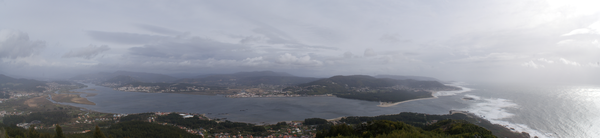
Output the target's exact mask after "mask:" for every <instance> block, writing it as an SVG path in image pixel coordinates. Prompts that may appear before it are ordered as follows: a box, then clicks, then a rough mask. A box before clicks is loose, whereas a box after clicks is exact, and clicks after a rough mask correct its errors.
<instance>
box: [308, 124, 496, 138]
mask: <svg viewBox="0 0 600 138" xmlns="http://www.w3.org/2000/svg"><path fill="white" fill-rule="evenodd" d="M316 137H317V138H325V137H336V138H355V137H382V138H383V137H394V138H401V137H406V138H409V137H410V138H417V137H451V138H454V137H455V138H462V137H477V138H479V137H481V138H496V136H494V135H492V132H491V131H489V130H487V129H485V128H483V127H480V126H477V125H474V124H471V123H469V122H467V121H464V120H442V121H439V122H437V123H434V124H432V125H430V126H429V127H428V128H427V129H425V130H424V129H422V128H418V127H414V126H412V125H409V124H406V123H404V122H396V121H389V120H376V121H372V122H366V123H364V124H360V125H354V126H352V125H347V124H338V125H334V126H332V127H331V128H330V129H326V130H323V131H320V132H318V133H317V134H316Z"/></svg>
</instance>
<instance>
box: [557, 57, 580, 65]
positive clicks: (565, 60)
mask: <svg viewBox="0 0 600 138" xmlns="http://www.w3.org/2000/svg"><path fill="white" fill-rule="evenodd" d="M560 61H562V62H563V63H565V64H567V65H573V66H581V64H579V63H577V62H575V61H569V60H567V59H564V58H560Z"/></svg>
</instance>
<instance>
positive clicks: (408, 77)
mask: <svg viewBox="0 0 600 138" xmlns="http://www.w3.org/2000/svg"><path fill="white" fill-rule="evenodd" d="M373 77H375V78H390V79H395V80H418V81H438V82H439V81H440V80H438V79H436V78H431V77H423V76H400V75H376V76H373Z"/></svg>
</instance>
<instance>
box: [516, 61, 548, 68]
mask: <svg viewBox="0 0 600 138" xmlns="http://www.w3.org/2000/svg"><path fill="white" fill-rule="evenodd" d="M521 66H525V67H531V68H534V69H537V68H544V67H545V66H544V65H538V64H535V62H533V61H529V62H525V63H522V64H521Z"/></svg>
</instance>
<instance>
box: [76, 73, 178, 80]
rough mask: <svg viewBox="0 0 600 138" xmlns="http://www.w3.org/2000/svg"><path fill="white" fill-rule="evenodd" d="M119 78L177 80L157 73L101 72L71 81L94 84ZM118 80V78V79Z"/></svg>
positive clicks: (78, 76)
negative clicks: (91, 82) (92, 82)
mask: <svg viewBox="0 0 600 138" xmlns="http://www.w3.org/2000/svg"><path fill="white" fill-rule="evenodd" d="M118 76H130V77H131V78H132V79H134V80H137V81H142V82H173V81H175V80H177V78H175V77H172V76H168V75H163V74H155V73H144V72H129V71H116V72H112V73H110V72H99V73H91V74H82V75H77V76H75V77H73V78H71V80H77V81H94V82H104V81H108V80H110V79H113V78H115V77H118ZM116 79H118V78H116Z"/></svg>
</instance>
